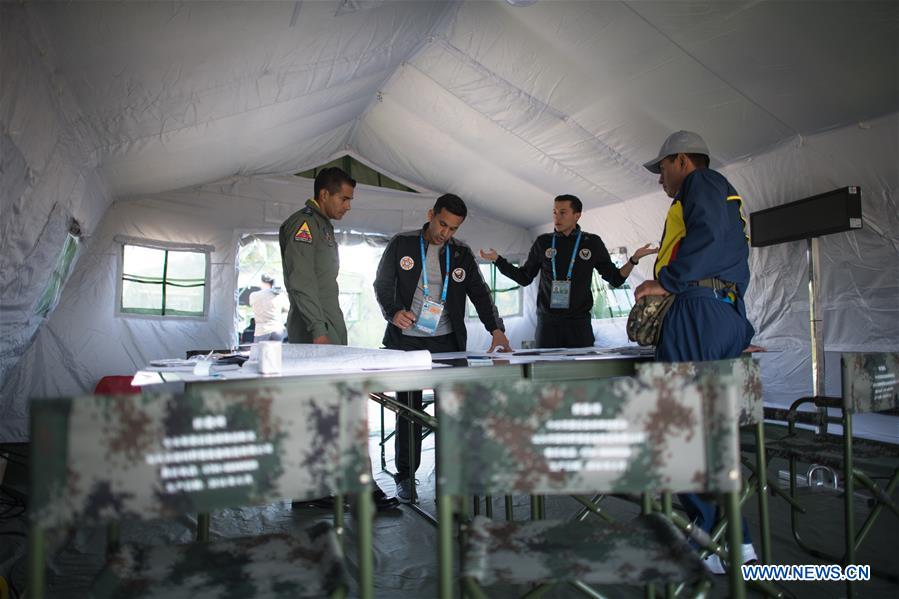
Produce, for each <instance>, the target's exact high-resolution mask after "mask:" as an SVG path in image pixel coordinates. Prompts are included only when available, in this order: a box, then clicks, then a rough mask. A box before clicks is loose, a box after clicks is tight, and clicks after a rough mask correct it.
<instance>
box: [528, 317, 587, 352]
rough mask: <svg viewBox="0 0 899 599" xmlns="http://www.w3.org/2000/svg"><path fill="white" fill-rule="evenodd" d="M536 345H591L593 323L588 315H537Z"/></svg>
mask: <svg viewBox="0 0 899 599" xmlns="http://www.w3.org/2000/svg"><path fill="white" fill-rule="evenodd" d="M536 341H537V347H592V346H593V342H594V341H595V338H594V337H593V323H592V321H591V320H590V317H589V316H587V317H586V318H562V317H555V316H548V315H540V316H538V317H537V333H536Z"/></svg>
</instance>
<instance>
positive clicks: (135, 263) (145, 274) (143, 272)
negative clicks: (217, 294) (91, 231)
mask: <svg viewBox="0 0 899 599" xmlns="http://www.w3.org/2000/svg"><path fill="white" fill-rule="evenodd" d="M208 263H209V255H208V253H207V252H196V251H186V250H174V249H164V248H159V247H147V246H141V245H132V244H123V245H122V286H121V289H122V294H121V298H120V302H119V307H120V310H121V313H123V314H143V315H150V316H205V314H206V310H205V307H206V287H207V285H206V279H207V271H208V268H207V265H208Z"/></svg>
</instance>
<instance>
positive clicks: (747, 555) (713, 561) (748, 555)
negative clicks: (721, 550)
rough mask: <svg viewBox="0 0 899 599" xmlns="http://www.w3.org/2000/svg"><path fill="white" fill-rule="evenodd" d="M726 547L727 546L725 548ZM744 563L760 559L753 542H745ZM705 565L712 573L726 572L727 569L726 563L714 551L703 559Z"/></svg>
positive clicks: (743, 547)
mask: <svg viewBox="0 0 899 599" xmlns="http://www.w3.org/2000/svg"><path fill="white" fill-rule="evenodd" d="M725 549H726V548H725ZM742 549H743V563H744V564H747V563H749V562H752V561H758V559H759V556H758V555H756V553H755V547H753V546H752V543H743V546H742ZM702 563H703V565H704V566H705V568H706V570H708V571H709V572H710V573H712V574H725V573H726V570H725V569H724V565H723V564H722V563H721V558H720V557H718V555H717V554H716V553H713V554H711V555H709V556H708V557H706V558H705V559H704V560H703V562H702Z"/></svg>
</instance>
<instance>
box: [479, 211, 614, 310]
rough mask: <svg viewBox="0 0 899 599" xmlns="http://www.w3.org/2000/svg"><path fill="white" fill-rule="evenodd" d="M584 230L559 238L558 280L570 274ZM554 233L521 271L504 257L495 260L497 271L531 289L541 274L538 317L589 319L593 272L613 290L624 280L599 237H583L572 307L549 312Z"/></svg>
mask: <svg viewBox="0 0 899 599" xmlns="http://www.w3.org/2000/svg"><path fill="white" fill-rule="evenodd" d="M580 230H581V228H580V226H579V225H578V226H577V227H575V229H574V231H572V232H571V234H570V235H567V236H566V235H561V234H558V235H556V276H557V277H559V279H562V280H564V279H565V276H566V275H567V274H568V263H569V260H571V251H572V250H573V249H574V242H575V240H576V239H577V232H578V231H580ZM552 241H553V234H552V233H544V234H543V235H541V236H539V237H538V238H537V239H536V240H535V241H534V245H532V246H531V251H530V253H529V254H528V259H527V261H526V262H525V263H524V264H523V265H522V266H521V267H520V268H519V267H517V266H515V265H513V264H512V263H510V262H509V261H508V260H506V259H505V258H503V257H502V256H500V257H498V258H497V259H496V262H495V264H496V268H497V269H498V270H499V271H500V272H501V273H503V274H504V275H506V276H507V277H509V278H510V279H512V280H513V281H515V282H516V283H518V284H519V285H522V286H524V285H530V284H531V281H533V280H534V277H536V276H537V274H538V273H539V274H540V288H539V289H538V290H537V315H538V316H550V317H562V318H589V317H590V309H591V308H592V307H593V292H592V291H591V290H590V284H591V283H592V282H593V269H596V272H598V273H599V274H600V275H601V276H602V278H603V279H605V280H606V281H608V282H609V284H610V285H612V287H621V286H622V285H624V282H625V278H624V277H622V276H621V272H620V270H619V268H618V267H617V266H615V264H614V263H613V262H612V258H611V257H610V256H609V252H608V251H607V250H606V246H605V244H604V243H603V242H602V239H600V237H599V235H594V234H593V233H587V232H586V231H585V232H584V233H583V234H582V235H581V244H580V246H579V247H578V256H577V258H575V260H574V272H573V273H572V275H571V304H570V306H569V308H568V309H567V310H562V309H558V308H550V307H549V300H550V292H551V288H552V279H553V267H552Z"/></svg>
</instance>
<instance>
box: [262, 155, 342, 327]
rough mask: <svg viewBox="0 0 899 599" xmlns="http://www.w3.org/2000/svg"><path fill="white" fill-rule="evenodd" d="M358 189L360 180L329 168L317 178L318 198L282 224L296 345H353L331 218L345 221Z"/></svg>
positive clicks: (290, 317)
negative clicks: (345, 315) (344, 309)
mask: <svg viewBox="0 0 899 599" xmlns="http://www.w3.org/2000/svg"><path fill="white" fill-rule="evenodd" d="M355 187H356V181H354V180H353V179H351V178H350V176H349V175H347V174H346V173H345V172H343V171H342V170H340V169H339V168H336V167H332V168H326V169H323V170H322V171H321V172H319V174H318V176H316V177H315V198H314V199H311V200H307V201H306V206H305V207H304V208H303V209H302V210H299V211H297V212H294V213H293V214H291V215H290V216H289V217H288V218H287V220H285V221H284V223H283V224H282V225H281V230H280V232H279V234H278V240H279V242H280V244H281V261H282V264H283V268H284V286H285V287H286V288H287V295H288V297H289V298H290V312H288V314H287V340H288V342H290V343H330V344H333V345H346V344H347V332H346V323H345V322H344V320H343V312H342V311H341V310H340V303H339V302H338V301H337V300H338V289H337V271H338V268H339V267H340V258H339V257H338V255H337V240H336V239H335V238H334V226H333V225H332V224H331V220H332V219H333V220H340V219H341V218H343V215H344V214H346V213H347V212H349V211H350V202H351V201H352V200H353V189H354V188H355Z"/></svg>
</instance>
